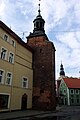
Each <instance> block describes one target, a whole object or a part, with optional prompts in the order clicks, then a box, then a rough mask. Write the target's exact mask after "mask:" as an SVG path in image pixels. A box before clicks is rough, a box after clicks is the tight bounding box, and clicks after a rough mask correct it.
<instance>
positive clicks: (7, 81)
mask: <svg viewBox="0 0 80 120" xmlns="http://www.w3.org/2000/svg"><path fill="white" fill-rule="evenodd" d="M11 82H12V74H11V73H7V80H6V83H7V84H8V85H11Z"/></svg>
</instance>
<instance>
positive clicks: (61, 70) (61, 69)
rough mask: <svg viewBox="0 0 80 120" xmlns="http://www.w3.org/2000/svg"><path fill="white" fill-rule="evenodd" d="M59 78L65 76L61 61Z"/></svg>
mask: <svg viewBox="0 0 80 120" xmlns="http://www.w3.org/2000/svg"><path fill="white" fill-rule="evenodd" d="M60 76H65V72H64V68H63V64H62V61H61V65H60Z"/></svg>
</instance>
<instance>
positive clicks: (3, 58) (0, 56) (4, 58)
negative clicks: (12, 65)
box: [0, 46, 8, 60]
mask: <svg viewBox="0 0 80 120" xmlns="http://www.w3.org/2000/svg"><path fill="white" fill-rule="evenodd" d="M2 49H4V50H5V51H6V52H5V57H4V56H3V55H1V54H2V52H3V51H2ZM7 53H8V50H7V49H6V48H5V47H3V46H2V47H1V53H0V58H1V59H2V60H7ZM3 54H4V53H3ZM2 56H3V57H2Z"/></svg>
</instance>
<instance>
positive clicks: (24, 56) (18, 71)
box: [0, 28, 33, 111]
mask: <svg viewBox="0 0 80 120" xmlns="http://www.w3.org/2000/svg"><path fill="white" fill-rule="evenodd" d="M5 33H6V32H5V30H3V29H2V28H0V53H1V49H2V47H4V48H6V50H7V55H6V60H3V59H1V54H0V70H3V71H4V79H3V83H1V84H0V98H1V99H2V100H1V101H0V105H1V103H2V102H5V101H3V100H4V98H6V104H8V106H7V107H5V106H6V105H5V106H4V108H3V107H1V108H0V111H3V110H4V111H5V110H16V109H21V106H22V96H23V95H24V94H26V96H27V103H26V104H27V105H26V106H27V107H26V108H28V109H30V108H32V86H33V69H32V52H31V51H30V50H28V49H27V48H26V47H24V46H23V45H21V44H20V43H19V42H18V41H17V40H15V39H14V37H12V36H11V35H9V33H6V35H8V37H9V38H8V41H5V40H4V39H3V36H4V34H5ZM12 40H13V41H14V43H15V44H14V45H13V44H12ZM10 52H11V53H13V54H14V62H13V63H10V62H9V54H10ZM7 72H10V73H12V82H11V85H8V84H6V74H7ZM22 78H26V79H27V80H28V82H27V84H28V85H27V87H26V88H25V87H24V88H23V86H22V84H23V80H22ZM4 95H5V97H4V98H3V96H4ZM7 99H8V103H7Z"/></svg>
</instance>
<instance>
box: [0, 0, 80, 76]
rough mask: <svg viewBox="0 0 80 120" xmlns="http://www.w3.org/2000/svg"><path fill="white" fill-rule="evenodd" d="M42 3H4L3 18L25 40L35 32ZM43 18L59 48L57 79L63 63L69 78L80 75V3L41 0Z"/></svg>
mask: <svg viewBox="0 0 80 120" xmlns="http://www.w3.org/2000/svg"><path fill="white" fill-rule="evenodd" d="M38 4H39V1H38V0H0V19H1V20H2V21H3V22H4V23H5V24H7V25H8V26H9V27H10V26H11V28H12V30H13V31H15V32H16V33H17V34H18V35H19V36H20V37H21V38H24V37H26V36H28V35H29V32H32V31H33V20H34V19H35V18H36V15H37V14H38ZM41 15H42V16H43V18H44V20H45V22H46V23H45V30H46V33H47V34H48V37H49V38H50V39H52V41H53V43H54V45H55V47H56V71H57V73H56V74H57V76H58V74H59V67H60V64H61V60H62V61H63V64H64V67H65V70H66V73H67V74H68V75H71V76H74V75H77V76H79V74H78V71H79V68H80V62H79V61H80V52H79V51H80V50H79V49H80V0H77V1H76V0H41ZM71 31H72V32H71ZM23 33H24V36H23ZM23 40H24V41H26V39H23Z"/></svg>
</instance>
